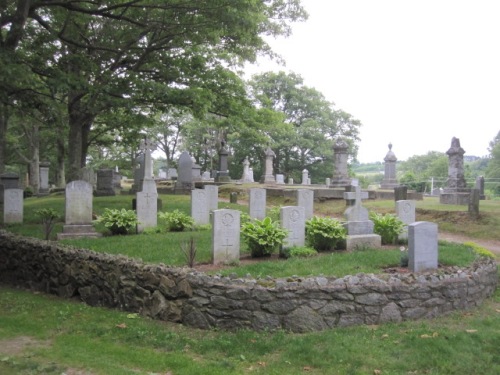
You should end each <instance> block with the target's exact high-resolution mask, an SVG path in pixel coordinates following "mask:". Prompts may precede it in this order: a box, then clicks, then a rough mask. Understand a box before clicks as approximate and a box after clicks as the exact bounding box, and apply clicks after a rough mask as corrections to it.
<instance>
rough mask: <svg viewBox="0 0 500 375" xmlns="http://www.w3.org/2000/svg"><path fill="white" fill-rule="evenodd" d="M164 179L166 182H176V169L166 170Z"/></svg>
mask: <svg viewBox="0 0 500 375" xmlns="http://www.w3.org/2000/svg"><path fill="white" fill-rule="evenodd" d="M166 178H167V180H177V169H175V168H168V169H167V177H166Z"/></svg>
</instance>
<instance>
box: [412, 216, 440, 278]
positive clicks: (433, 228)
mask: <svg viewBox="0 0 500 375" xmlns="http://www.w3.org/2000/svg"><path fill="white" fill-rule="evenodd" d="M437 267H438V226H437V224H436V223H429V222H426V221H417V222H415V223H412V224H410V225H408V268H409V269H410V270H411V271H412V272H420V271H423V270H429V269H436V268H437Z"/></svg>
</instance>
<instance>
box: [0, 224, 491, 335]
mask: <svg viewBox="0 0 500 375" xmlns="http://www.w3.org/2000/svg"><path fill="white" fill-rule="evenodd" d="M0 282H3V283H7V284H11V285H18V286H22V287H28V288H31V289H35V290H40V291H44V292H47V293H52V294H56V295H58V296H61V297H64V298H70V297H77V298H80V299H81V300H83V301H84V302H86V303H88V304H89V305H92V306H105V307H110V308H118V309H121V310H125V311H130V312H139V313H141V314H143V315H145V316H149V317H152V318H155V319H161V320H167V321H172V322H180V323H183V324H186V325H189V326H193V327H198V328H205V329H206V328H213V327H217V328H222V329H238V328H249V329H255V330H272V329H285V330H290V331H293V332H307V331H316V330H323V329H329V328H334V327H343V326H349V325H356V324H381V323H385V322H400V321H404V320H410V319H425V318H433V317H436V316H439V315H444V314H447V313H449V312H451V311H453V310H458V309H469V308H473V307H475V306H478V305H479V304H481V302H482V301H483V300H484V299H485V298H487V297H489V296H491V295H492V294H493V292H494V291H495V288H496V286H497V283H498V270H497V266H496V264H495V262H494V261H492V260H487V259H484V258H482V259H480V260H478V261H476V262H475V263H474V264H473V265H471V266H470V267H467V268H458V267H451V268H447V269H445V270H443V269H440V270H439V271H438V272H432V273H430V272H429V273H418V274H413V273H407V274H382V275H372V274H359V275H355V276H345V277H343V278H333V277H332V278H330V277H329V278H327V277H309V278H299V277H290V278H287V279H273V278H265V279H257V280H256V279H254V278H250V277H248V278H236V277H220V276H208V275H206V274H204V273H200V272H195V271H192V270H190V269H187V268H174V267H168V266H165V265H148V264H144V263H142V262H138V261H135V260H132V259H130V258H127V257H120V256H112V255H107V254H99V253H96V252H93V251H89V250H82V249H75V248H70V247H64V246H61V245H58V244H56V243H54V242H47V241H39V240H35V239H29V238H23V237H18V236H15V235H12V234H10V233H8V232H4V231H0Z"/></svg>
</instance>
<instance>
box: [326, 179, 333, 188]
mask: <svg viewBox="0 0 500 375" xmlns="http://www.w3.org/2000/svg"><path fill="white" fill-rule="evenodd" d="M331 184H332V179H331V178H329V177H327V178H326V179H325V185H326V187H329V186H330V185H331Z"/></svg>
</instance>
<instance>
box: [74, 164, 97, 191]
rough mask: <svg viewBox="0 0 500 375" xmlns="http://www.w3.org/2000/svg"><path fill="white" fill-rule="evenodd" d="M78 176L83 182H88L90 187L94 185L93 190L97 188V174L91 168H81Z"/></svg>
mask: <svg viewBox="0 0 500 375" xmlns="http://www.w3.org/2000/svg"><path fill="white" fill-rule="evenodd" d="M78 175H79V177H80V178H79V179H80V180H81V181H86V182H88V183H89V184H90V185H92V188H94V187H96V186H97V178H96V174H95V172H94V170H92V169H91V168H81V169H80V171H79V172H78Z"/></svg>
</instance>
